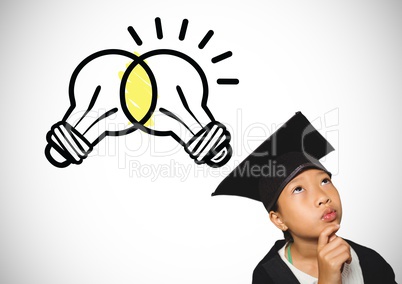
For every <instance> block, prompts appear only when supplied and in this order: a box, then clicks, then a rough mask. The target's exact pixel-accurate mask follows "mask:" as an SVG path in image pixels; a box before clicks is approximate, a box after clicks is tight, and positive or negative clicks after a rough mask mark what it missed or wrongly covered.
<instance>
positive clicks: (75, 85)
mask: <svg viewBox="0 0 402 284" xmlns="http://www.w3.org/2000/svg"><path fill="white" fill-rule="evenodd" d="M137 59H138V57H137V56H136V55H134V54H133V53H130V52H127V51H124V50H117V49H110V50H103V51H99V52H97V53H94V54H92V55H90V56H88V57H87V58H86V59H84V60H83V61H82V62H81V63H80V64H79V65H78V66H77V68H76V69H75V70H74V72H73V74H72V76H71V80H70V84H69V99H70V107H69V108H68V110H67V112H66V114H65V115H64V117H63V119H62V120H61V121H60V122H58V123H56V124H55V125H53V126H52V128H51V130H50V131H49V132H48V134H47V137H46V138H47V141H48V144H47V146H46V148H45V155H46V157H47V159H48V160H49V162H50V163H52V164H53V165H54V166H56V167H60V168H61V167H66V166H68V165H69V164H71V163H73V164H80V163H81V162H82V161H83V159H85V158H86V157H87V156H88V154H89V153H90V152H91V151H92V150H93V147H94V146H95V145H96V144H98V143H99V142H100V141H101V140H102V139H103V138H104V137H106V136H121V135H125V134H128V133H131V132H133V131H135V130H137V129H138V128H141V126H142V124H145V123H146V122H147V121H148V120H149V118H150V116H151V113H150V112H145V113H142V114H141V113H138V112H137V113H136V118H137V120H138V123H129V120H128V119H127V117H126V115H125V114H124V112H123V111H122V107H121V100H120V96H119V89H120V84H121V78H119V76H118V74H119V71H121V70H122V68H123V70H124V68H125V67H126V65H127V62H128V61H130V60H131V61H133V60H135V62H136V65H137V68H135V69H136V72H140V73H142V74H145V75H143V77H144V78H146V79H147V81H146V82H144V83H143V84H142V86H139V87H140V88H141V87H142V88H143V89H144V88H145V91H144V92H143V95H142V98H141V99H142V101H143V102H145V103H148V104H149V105H151V104H152V103H154V102H153V101H154V100H155V98H154V97H152V94H154V93H153V92H152V88H153V87H154V86H155V81H154V80H153V78H154V77H153V76H152V71H151V70H150V69H149V68H148V66H147V65H146V64H145V63H144V62H139V61H138V60H137ZM148 74H150V77H146V76H147V75H148ZM144 94H145V95H146V94H148V95H149V96H148V97H146V96H144ZM126 100H128V99H127V98H124V101H126ZM138 115H141V117H139V116H138Z"/></svg>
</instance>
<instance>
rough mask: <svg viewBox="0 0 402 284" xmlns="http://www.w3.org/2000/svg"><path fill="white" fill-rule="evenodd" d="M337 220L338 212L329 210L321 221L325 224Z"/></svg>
mask: <svg viewBox="0 0 402 284" xmlns="http://www.w3.org/2000/svg"><path fill="white" fill-rule="evenodd" d="M335 219H336V210H334V209H332V208H327V209H326V210H325V211H324V214H323V215H322V217H321V220H323V221H325V222H332V221H334V220H335Z"/></svg>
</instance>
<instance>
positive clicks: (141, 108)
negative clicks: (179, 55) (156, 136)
mask: <svg viewBox="0 0 402 284" xmlns="http://www.w3.org/2000/svg"><path fill="white" fill-rule="evenodd" d="M134 54H135V55H137V56H139V54H138V53H136V52H135V53H134ZM145 63H146V62H145ZM130 64H131V62H129V63H127V66H126V67H128V66H129V65H130ZM123 75H124V71H120V72H119V77H120V79H122V78H123ZM125 96H126V100H125V101H126V103H127V109H128V111H129V112H130V114H131V115H132V116H133V117H134V118H135V119H136V120H137V121H141V120H142V119H143V118H144V117H145V115H146V114H147V113H148V111H149V109H150V107H151V103H152V85H151V79H150V78H149V76H148V73H147V72H146V71H145V70H144V68H143V67H142V66H141V64H138V65H137V66H135V68H134V69H133V70H132V71H131V73H130V75H129V76H128V79H127V83H126V93H125ZM129 123H131V122H129ZM153 125H154V120H153V116H151V117H150V118H149V119H148V121H147V122H146V123H145V124H144V126H148V127H149V126H153Z"/></svg>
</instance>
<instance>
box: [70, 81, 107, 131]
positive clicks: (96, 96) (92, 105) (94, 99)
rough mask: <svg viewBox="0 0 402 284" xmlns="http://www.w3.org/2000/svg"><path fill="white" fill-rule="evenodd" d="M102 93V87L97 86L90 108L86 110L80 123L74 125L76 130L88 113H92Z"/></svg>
mask: <svg viewBox="0 0 402 284" xmlns="http://www.w3.org/2000/svg"><path fill="white" fill-rule="evenodd" d="M100 91H101V86H97V87H96V89H95V92H94V94H93V95H92V98H91V101H90V102H89V105H88V108H87V109H86V111H85V113H84V115H83V116H82V117H81V118H80V120H78V122H77V123H76V124H75V125H74V128H76V127H77V125H78V124H79V123H80V122H81V120H82V119H83V118H84V117H85V116H86V115H87V114H88V112H90V111H91V109H92V108H93V107H94V105H95V102H96V100H97V99H98V96H99V93H100Z"/></svg>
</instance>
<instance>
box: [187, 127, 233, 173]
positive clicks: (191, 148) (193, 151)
mask: <svg viewBox="0 0 402 284" xmlns="http://www.w3.org/2000/svg"><path fill="white" fill-rule="evenodd" d="M230 138H231V137H230V133H229V131H227V130H226V127H225V126H224V125H223V124H222V123H220V122H217V121H213V122H210V123H209V124H207V125H206V126H205V127H204V128H203V129H201V130H200V131H199V132H197V133H196V134H195V135H194V137H193V138H191V139H190V141H189V142H188V143H187V144H186V145H185V146H184V149H185V150H186V152H187V153H188V154H189V155H190V157H191V158H192V159H194V161H195V163H196V164H204V163H205V164H207V165H208V166H210V167H213V168H218V167H221V166H223V165H224V164H226V163H227V162H228V161H229V160H230V158H231V157H232V147H231V146H230V144H229V142H230Z"/></svg>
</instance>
